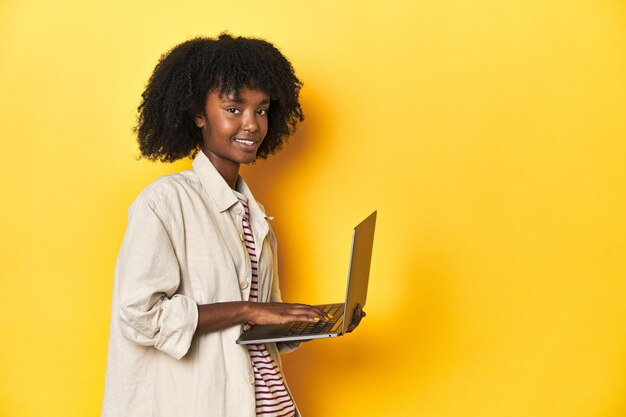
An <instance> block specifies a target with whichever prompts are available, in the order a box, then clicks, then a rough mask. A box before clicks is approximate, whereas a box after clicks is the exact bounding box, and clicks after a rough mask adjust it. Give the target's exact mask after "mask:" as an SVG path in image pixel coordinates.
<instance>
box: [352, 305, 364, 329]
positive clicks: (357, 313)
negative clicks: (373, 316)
mask: <svg viewBox="0 0 626 417" xmlns="http://www.w3.org/2000/svg"><path fill="white" fill-rule="evenodd" d="M365 316H367V314H365V311H363V309H362V308H361V304H357V305H356V308H355V309H354V317H353V318H352V323H350V326H348V333H350V332H351V331H352V330H354V329H356V328H357V327H358V326H359V323H361V320H363V317H365Z"/></svg>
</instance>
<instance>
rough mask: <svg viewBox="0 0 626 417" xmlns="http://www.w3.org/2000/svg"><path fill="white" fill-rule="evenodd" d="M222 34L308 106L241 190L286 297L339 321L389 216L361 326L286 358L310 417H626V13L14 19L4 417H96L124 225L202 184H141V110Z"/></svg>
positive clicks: (173, 12) (448, 9) (451, 5)
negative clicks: (262, 54) (274, 254)
mask: <svg viewBox="0 0 626 417" xmlns="http://www.w3.org/2000/svg"><path fill="white" fill-rule="evenodd" d="M223 30H229V31H231V32H232V33H234V34H238V35H239V34H241V35H248V36H258V37H262V38H266V39H268V40H270V41H271V42H273V43H275V44H276V45H278V46H279V47H280V48H281V49H282V51H283V52H284V53H285V54H286V55H287V56H288V57H289V58H290V59H291V60H292V62H293V64H294V66H295V68H296V71H297V72H298V74H299V76H300V77H301V78H302V79H303V81H304V82H305V87H304V89H303V92H302V95H303V97H302V100H303V105H304V110H305V114H306V117H307V119H306V121H305V122H304V123H303V124H302V125H301V128H300V130H299V131H298V133H297V134H296V135H295V137H293V138H292V139H291V141H290V144H289V145H288V146H287V147H286V148H285V149H284V150H283V151H282V152H281V153H280V154H278V155H276V156H275V157H271V158H270V159H268V160H267V161H262V162H259V163H257V164H256V165H255V166H251V167H247V168H245V170H244V176H245V177H246V179H247V180H248V181H249V183H250V184H251V186H252V189H253V191H255V193H256V196H257V198H258V199H259V200H260V201H262V202H263V203H264V204H265V206H266V208H267V210H268V212H269V213H270V214H271V215H273V216H274V217H275V221H274V223H273V224H274V227H275V229H276V232H277V234H278V238H279V247H280V255H281V259H280V260H281V277H282V287H283V291H284V295H285V298H286V299H287V300H291V301H300V300H301V301H306V302H311V303H315V302H324V301H333V300H328V297H327V296H325V295H326V293H327V292H328V291H330V292H331V293H332V294H334V295H335V299H336V300H341V299H342V297H343V288H344V285H345V277H346V273H347V264H348V258H347V255H348V251H349V245H350V229H351V227H352V226H353V225H354V224H355V223H356V222H357V221H358V220H360V219H361V218H362V217H364V216H365V215H367V214H368V213H369V212H370V211H371V210H373V209H378V210H379V218H378V229H377V236H376V242H375V247H374V259H373V265H372V275H371V287H370V290H371V292H370V296H369V299H368V303H367V308H366V310H367V312H368V317H367V318H366V319H365V321H364V322H363V324H362V327H361V328H359V329H358V330H357V331H356V332H355V333H353V334H352V335H350V336H348V337H344V338H341V339H337V340H332V341H329V340H326V341H316V342H312V343H308V344H306V345H305V346H303V347H302V348H301V349H300V350H299V351H296V352H294V353H292V354H289V355H286V356H285V357H284V363H285V366H286V372H287V375H288V380H289V381H290V385H291V387H292V389H293V391H294V395H295V397H296V399H297V402H298V404H299V406H300V408H301V410H302V411H303V414H304V415H305V416H428V417H430V416H433V417H435V416H436V417H468V416H477V417H483V416H502V417H515V416H520V417H521V416H524V417H530V416H532V417H544V416H545V417H555V416H559V417H560V416H567V417H578V416H580V417H583V416H585V417H589V416H593V417H600V416H602V417H612V416H615V417H618V416H620V417H623V416H624V415H626V302H625V301H626V300H625V298H626V212H625V208H626V185H625V184H626V180H625V178H626V140H625V139H626V5H625V4H624V2H622V1H617V0H613V1H609V0H598V1H591V0H589V1H581V0H573V1H555V2H545V1H540V0H525V1H496V0H483V1H452V0H444V1H379V2H371V1H365V2H364V1H345V2H341V1H326V0H324V1H317V2H293V1H269V2H253V1H241V2H206V1H183V2H171V1H143V0H142V1H134V2H123V1H119V0H114V1H108V2H84V1H82V2H79V1H74V0H66V1H62V2H60V1H43V0H41V1H36V0H23V1H16V0H3V1H2V2H0V95H1V100H0V117H1V118H0V123H1V124H0V138H1V148H0V149H1V152H0V174H1V178H2V197H1V198H0V201H1V202H0V210H1V216H0V228H1V229H0V233H1V251H0V257H1V258H0V274H1V278H2V291H1V295H0V335H1V338H2V343H0V416H1V417H36V416H46V417H56V416H58V417H61V416H62V417H68V416H77V417H83V416H94V415H98V414H99V410H100V405H101V401H102V391H103V384H104V372H105V366H106V348H107V339H108V330H109V315H110V304H111V290H112V282H113V269H114V264H115V259H116V256H117V251H118V249H119V246H120V244H121V241H122V236H123V233H124V230H125V226H126V214H127V213H126V210H127V208H128V206H129V205H130V204H131V202H132V201H133V199H134V198H135V197H136V196H137V194H138V193H139V192H140V190H141V189H142V188H143V187H145V186H146V185H147V184H148V183H150V182H151V181H152V180H154V179H155V178H157V177H158V176H161V175H165V174H168V173H171V172H175V171H179V170H181V169H186V168H188V167H189V166H190V162H189V161H188V160H185V161H181V162H178V163H175V164H173V165H166V164H154V163H150V162H146V161H137V160H136V157H137V155H138V151H137V147H136V144H135V138H134V136H133V134H132V131H131V129H132V127H133V125H134V122H135V117H136V113H135V110H136V107H137V105H138V104H139V99H140V94H141V91H142V88H143V86H144V84H145V82H146V81H147V79H148V77H149V75H150V73H151V71H152V69H153V67H154V65H155V64H156V62H157V60H158V58H159V56H160V54H161V53H163V52H165V51H166V50H168V49H169V48H171V47H173V46H174V45H176V44H177V43H179V42H182V41H184V40H186V39H188V38H190V37H193V36H197V35H211V36H214V35H217V34H218V33H219V32H221V31H223ZM327 288H330V290H327ZM330 376H339V377H341V378H342V379H343V380H344V385H343V386H341V387H339V386H337V385H335V383H334V382H332V380H331V379H330ZM320 400H322V401H320Z"/></svg>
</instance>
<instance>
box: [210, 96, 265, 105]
mask: <svg viewBox="0 0 626 417" xmlns="http://www.w3.org/2000/svg"><path fill="white" fill-rule="evenodd" d="M220 101H221V102H222V103H243V100H242V99H241V97H233V96H230V97H224V98H220ZM269 103H270V99H268V98H265V99H263V100H261V102H260V103H259V105H261V104H269Z"/></svg>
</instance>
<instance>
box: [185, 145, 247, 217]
mask: <svg viewBox="0 0 626 417" xmlns="http://www.w3.org/2000/svg"><path fill="white" fill-rule="evenodd" d="M192 166H193V170H194V171H195V172H196V173H197V174H198V176H199V177H200V181H201V182H202V185H203V186H204V188H206V190H207V191H208V193H209V196H210V197H211V198H212V199H213V201H214V202H215V204H216V205H217V209H218V210H219V211H220V212H223V211H226V210H228V209H229V208H231V207H232V206H233V205H234V204H236V203H237V202H238V201H239V200H238V199H237V196H236V195H235V193H233V190H231V188H230V187H229V186H228V184H227V183H226V180H225V179H224V178H223V177H222V176H221V175H220V173H219V172H218V171H217V169H216V168H215V167H214V166H213V163H212V162H211V161H210V160H209V158H207V156H206V155H205V154H204V152H202V151H200V152H198V155H196V157H195V158H194V160H193V163H192ZM238 181H241V182H242V183H243V178H241V177H239V180H238ZM244 184H245V183H244ZM246 189H247V186H246Z"/></svg>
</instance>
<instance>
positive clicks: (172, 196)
mask: <svg viewBox="0 0 626 417" xmlns="http://www.w3.org/2000/svg"><path fill="white" fill-rule="evenodd" d="M201 189H202V185H201V183H200V179H199V178H198V175H197V174H196V173H194V172H193V171H191V170H188V171H182V172H179V173H176V174H171V175H166V176H163V177H160V178H158V179H156V180H155V181H153V182H152V183H150V184H149V185H148V186H147V187H146V188H144V189H143V190H142V191H141V193H139V195H138V196H137V198H136V199H135V201H134V202H133V204H132V206H131V211H132V210H133V209H136V208H138V207H145V208H149V209H150V210H151V211H154V212H156V213H157V214H159V215H160V216H159V217H162V216H165V215H166V213H168V212H171V209H172V207H176V206H180V204H181V203H182V202H183V201H186V200H189V198H190V196H192V195H199V194H200V192H201Z"/></svg>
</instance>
